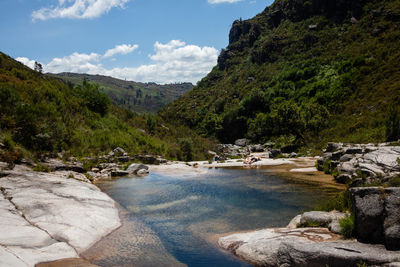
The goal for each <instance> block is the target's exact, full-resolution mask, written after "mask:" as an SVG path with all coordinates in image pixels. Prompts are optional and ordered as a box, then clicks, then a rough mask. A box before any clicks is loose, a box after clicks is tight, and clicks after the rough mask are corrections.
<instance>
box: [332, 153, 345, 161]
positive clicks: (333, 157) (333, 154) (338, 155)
mask: <svg viewBox="0 0 400 267" xmlns="http://www.w3.org/2000/svg"><path fill="white" fill-rule="evenodd" d="M342 155H343V152H342V151H336V152H333V153H332V156H331V160H335V161H338V160H340V158H341V157H342Z"/></svg>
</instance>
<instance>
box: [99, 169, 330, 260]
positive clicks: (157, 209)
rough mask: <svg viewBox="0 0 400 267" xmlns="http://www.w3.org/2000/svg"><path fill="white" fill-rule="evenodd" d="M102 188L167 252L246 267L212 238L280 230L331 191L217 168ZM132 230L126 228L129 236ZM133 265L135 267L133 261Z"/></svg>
mask: <svg viewBox="0 0 400 267" xmlns="http://www.w3.org/2000/svg"><path fill="white" fill-rule="evenodd" d="M100 187H101V188H102V189H103V190H104V191H105V192H106V193H108V194H109V195H110V196H111V197H113V198H114V199H115V200H116V201H117V202H118V203H119V204H120V205H122V206H123V207H124V208H125V209H126V210H127V211H128V214H129V216H128V220H129V218H131V220H139V221H141V222H142V223H144V225H146V226H148V227H150V228H151V229H152V231H154V232H155V233H156V235H157V236H158V238H159V239H160V240H161V242H162V244H163V246H164V247H165V249H166V250H167V251H168V252H169V253H170V254H171V255H172V256H173V257H175V258H176V259H177V260H178V261H180V262H182V263H184V264H186V265H188V266H248V264H246V263H244V262H242V261H240V260H238V259H237V258H235V257H234V256H232V255H230V254H228V253H224V252H223V251H221V250H218V249H217V248H216V247H215V245H214V244H213V242H212V241H213V240H215V236H216V235H217V234H221V233H228V232H233V231H243V230H251V229H258V228H265V227H278V226H284V225H286V224H287V223H288V221H289V220H290V219H291V218H292V217H293V216H294V215H296V214H297V213H299V212H300V211H302V210H305V209H309V208H311V207H313V206H315V204H316V203H318V202H319V201H320V200H321V199H323V198H324V197H326V196H327V194H329V193H330V192H329V191H326V190H324V189H323V188H321V187H319V186H316V185H309V184H308V185H307V184H298V183H293V182H291V181H290V180H286V179H283V178H281V177H278V176H275V175H272V174H271V173H269V172H268V171H267V170H262V169H245V170H242V169H217V170H211V171H210V172H209V173H208V174H207V175H205V176H202V177H199V176H197V177H182V178H177V177H170V176H168V175H162V174H156V173H152V174H151V175H150V176H148V177H147V178H145V179H136V178H123V179H119V180H116V181H113V182H112V183H104V184H101V185H100ZM134 232H135V230H134V229H130V233H129V234H134ZM112 258H113V260H109V259H107V261H106V260H104V259H103V261H99V262H101V263H103V265H104V266H113V265H114V266H118V263H119V262H118V257H115V256H113V257H112ZM123 259H124V264H126V258H123ZM105 262H106V263H105ZM111 262H112V263H111ZM134 263H136V264H135V265H138V264H137V262H134V259H132V264H134ZM139 265H140V264H139ZM142 265H143V266H146V265H147V264H146V262H142Z"/></svg>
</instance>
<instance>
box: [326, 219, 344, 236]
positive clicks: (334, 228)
mask: <svg viewBox="0 0 400 267" xmlns="http://www.w3.org/2000/svg"><path fill="white" fill-rule="evenodd" d="M328 229H329V231H331V232H332V233H334V234H338V235H340V234H342V227H340V223H339V220H333V221H332V222H331V223H330V224H329V225H328Z"/></svg>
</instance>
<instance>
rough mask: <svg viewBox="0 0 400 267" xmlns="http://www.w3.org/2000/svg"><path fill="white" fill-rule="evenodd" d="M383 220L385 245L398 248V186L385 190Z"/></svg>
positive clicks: (399, 222) (399, 201) (399, 217)
mask: <svg viewBox="0 0 400 267" xmlns="http://www.w3.org/2000/svg"><path fill="white" fill-rule="evenodd" d="M385 196H386V198H385V215H386V217H385V220H384V224H383V229H384V235H385V243H386V247H387V248H388V249H391V250H400V188H387V189H386V190H385Z"/></svg>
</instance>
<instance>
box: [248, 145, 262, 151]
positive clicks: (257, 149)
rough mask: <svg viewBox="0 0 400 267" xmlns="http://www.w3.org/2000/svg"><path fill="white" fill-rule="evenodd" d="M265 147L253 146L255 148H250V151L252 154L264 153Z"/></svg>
mask: <svg viewBox="0 0 400 267" xmlns="http://www.w3.org/2000/svg"><path fill="white" fill-rule="evenodd" d="M264 150H265V149H264V146H262V145H253V146H250V151H251V152H264Z"/></svg>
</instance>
